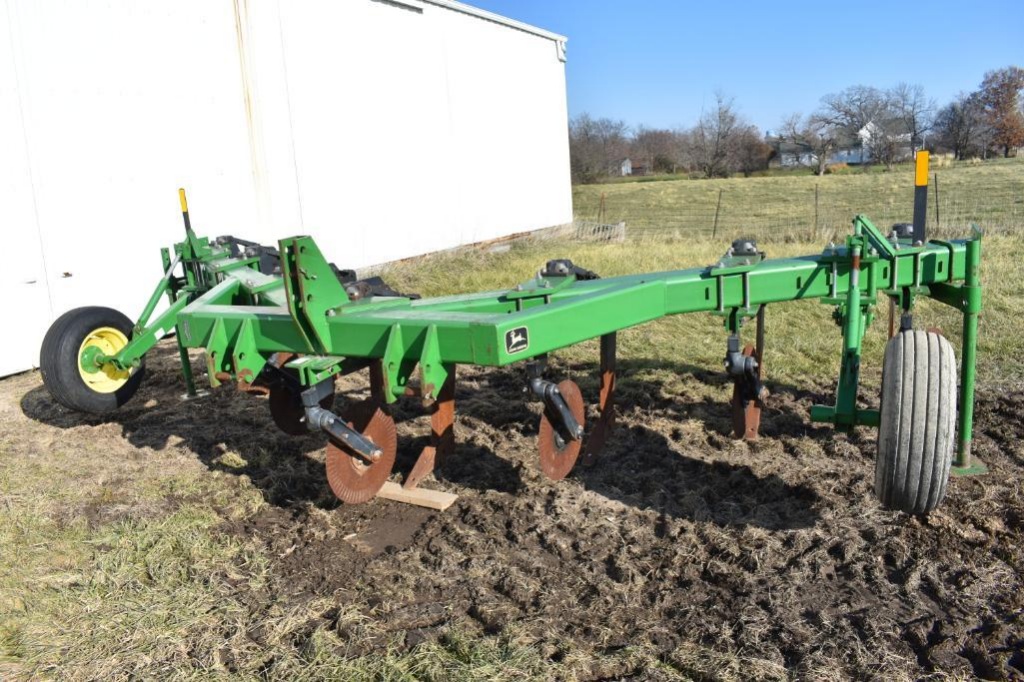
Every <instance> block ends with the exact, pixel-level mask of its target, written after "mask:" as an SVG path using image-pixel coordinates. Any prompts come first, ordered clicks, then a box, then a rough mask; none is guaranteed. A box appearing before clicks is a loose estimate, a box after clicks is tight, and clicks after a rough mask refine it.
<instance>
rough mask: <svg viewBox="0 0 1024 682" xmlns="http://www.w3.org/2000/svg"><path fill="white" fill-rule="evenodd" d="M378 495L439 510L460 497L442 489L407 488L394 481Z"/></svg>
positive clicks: (385, 485) (450, 504) (386, 485)
mask: <svg viewBox="0 0 1024 682" xmlns="http://www.w3.org/2000/svg"><path fill="white" fill-rule="evenodd" d="M377 497H382V498H384V499H385V500H394V501H395V502H405V503H407V504H415V505H419V506H420V507H429V508H430V509H437V510H438V511H444V510H445V509H447V508H448V507H450V506H452V503H454V502H455V500H457V499H459V496H458V495H453V494H451V493H445V492H441V491H440V490H426V489H425V488H413V489H412V490H406V489H405V488H403V487H402V486H400V485H399V484H397V483H395V482H394V481H388V482H387V483H385V484H384V487H383V488H381V489H380V492H379V493H377Z"/></svg>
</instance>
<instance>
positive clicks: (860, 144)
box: [765, 123, 914, 168]
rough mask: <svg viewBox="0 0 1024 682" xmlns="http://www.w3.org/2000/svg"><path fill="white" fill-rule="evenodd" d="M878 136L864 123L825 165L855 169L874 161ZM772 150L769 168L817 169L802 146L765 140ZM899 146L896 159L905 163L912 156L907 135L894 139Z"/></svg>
mask: <svg viewBox="0 0 1024 682" xmlns="http://www.w3.org/2000/svg"><path fill="white" fill-rule="evenodd" d="M879 134H880V131H879V128H878V126H876V125H875V124H874V123H868V124H867V125H866V126H864V127H863V128H861V129H860V130H859V131H858V132H857V139H856V141H854V142H853V143H852V144H849V145H846V146H843V147H840V148H839V149H837V150H836V151H834V152H833V153H832V154H830V155H829V157H828V161H827V163H828V164H829V165H831V164H834V163H846V164H850V165H854V166H855V165H859V164H863V163H870V162H871V161H872V160H874V156H873V155H872V153H871V147H872V140H873V139H875V140H877V137H878V135H879ZM765 141H766V142H767V143H768V144H769V145H771V146H772V148H773V149H774V150H775V156H774V158H773V159H772V161H771V165H773V166H778V167H781V168H797V167H800V166H806V167H813V166H817V165H818V155H817V154H815V153H814V152H813V151H811V149H810V147H808V146H807V145H803V144H797V143H795V142H790V141H788V140H784V139H782V138H779V137H771V138H766V140H765ZM896 141H897V143H898V145H899V152H898V154H897V156H898V159H897V160H900V159H908V158H910V157H912V156H913V154H914V152H913V148H912V147H911V145H910V134H909V133H903V134H901V135H898V136H897V140H896Z"/></svg>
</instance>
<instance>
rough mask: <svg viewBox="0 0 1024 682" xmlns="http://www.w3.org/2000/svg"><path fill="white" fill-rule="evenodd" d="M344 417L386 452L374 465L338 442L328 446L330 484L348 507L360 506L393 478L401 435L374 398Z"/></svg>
mask: <svg viewBox="0 0 1024 682" xmlns="http://www.w3.org/2000/svg"><path fill="white" fill-rule="evenodd" d="M341 418H342V419H344V420H345V422H346V423H347V424H348V425H349V426H350V427H351V428H353V429H355V430H356V431H358V432H359V433H361V434H363V436H365V437H366V438H368V439H369V440H370V441H372V442H373V443H374V445H376V446H377V447H379V448H380V449H381V450H382V451H383V452H382V453H381V456H380V459H378V460H377V461H376V462H370V461H368V460H366V459H364V458H363V457H361V456H359V455H357V454H355V453H353V452H351V451H350V450H348V449H347V448H345V447H344V446H342V445H340V444H338V443H336V442H335V441H334V440H330V441H328V443H327V482H328V483H329V484H330V486H331V490H333V491H334V494H335V495H337V496H338V499H340V500H341V501H342V502H345V503H346V504H360V503H362V502H366V501H367V500H370V499H372V498H373V497H374V495H376V494H377V492H378V491H379V490H380V489H381V487H382V486H383V485H384V483H386V482H387V480H388V477H389V476H391V469H392V468H393V467H394V466H395V452H396V451H397V450H398V433H397V431H395V420H394V419H393V418H392V417H391V415H390V414H388V413H387V412H385V411H384V408H383V407H381V405H380V403H378V402H377V401H376V400H373V399H372V398H371V399H368V400H363V401H360V402H358V403H353V404H351V405H349V406H348V408H346V409H345V411H344V413H343V414H342V415H341Z"/></svg>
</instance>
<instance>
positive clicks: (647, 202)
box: [573, 159, 1024, 241]
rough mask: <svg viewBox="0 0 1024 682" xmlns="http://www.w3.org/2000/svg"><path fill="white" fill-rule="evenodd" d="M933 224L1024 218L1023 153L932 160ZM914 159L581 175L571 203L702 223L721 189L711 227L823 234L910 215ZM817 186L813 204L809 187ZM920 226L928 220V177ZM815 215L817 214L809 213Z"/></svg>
mask: <svg viewBox="0 0 1024 682" xmlns="http://www.w3.org/2000/svg"><path fill="white" fill-rule="evenodd" d="M934 175H935V176H937V177H938V196H939V206H938V209H939V228H940V230H941V231H942V232H944V233H962V231H963V230H964V228H965V227H966V226H968V225H969V224H970V223H972V222H977V223H978V224H980V225H982V226H984V227H986V228H987V229H988V230H989V231H990V232H1000V231H1005V230H1016V229H1019V228H1022V227H1024V159H1008V160H1003V159H1000V160H996V161H989V162H985V163H983V164H971V163H958V164H954V165H947V166H944V167H941V168H937V169H936V170H935V171H934ZM913 184H914V180H913V167H912V166H911V165H909V164H908V165H903V166H898V167H896V169H894V170H893V171H891V172H880V171H874V172H853V173H847V174H841V175H826V176H824V177H820V178H819V177H815V176H813V175H809V174H799V175H798V174H794V173H788V174H785V175H778V176H772V177H755V178H732V179H727V180H666V181H660V182H616V183H611V184H604V185H580V186H577V187H575V188H574V190H573V206H574V210H575V214H576V217H577V218H578V219H580V220H588V221H593V220H598V219H599V218H601V217H602V213H601V201H602V199H601V197H602V196H603V197H604V213H603V220H601V222H606V223H616V222H618V221H620V220H624V221H626V225H627V230H628V231H629V233H630V234H633V235H635V236H638V237H639V236H643V237H650V238H655V239H660V238H665V237H666V236H672V235H679V236H692V235H694V234H704V235H708V234H710V233H711V231H712V229H713V226H714V222H715V212H716V207H717V205H718V200H719V194H720V193H721V210H720V212H719V220H718V223H719V226H718V227H719V234H723V233H724V234H737V233H744V234H751V235H756V236H759V237H769V236H774V237H782V238H789V239H793V238H795V239H804V240H812V241H818V240H822V239H824V240H828V239H832V238H835V237H836V236H837V235H841V234H843V233H845V232H846V230H847V228H848V226H849V221H850V218H851V217H852V216H853V215H854V214H856V213H866V214H867V215H869V216H870V217H871V218H872V219H873V220H875V222H876V223H877V224H879V225H889V224H891V223H894V222H904V221H909V220H910V219H911V212H912V208H913ZM816 192H817V205H818V207H817V211H816V210H815V194H816ZM929 209H930V216H929V226H933V225H935V217H936V213H935V186H934V179H933V185H932V188H931V196H930V198H929ZM816 218H817V219H816Z"/></svg>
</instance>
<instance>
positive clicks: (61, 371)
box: [39, 307, 145, 414]
mask: <svg viewBox="0 0 1024 682" xmlns="http://www.w3.org/2000/svg"><path fill="white" fill-rule="evenodd" d="M132 327H133V324H132V321H131V320H129V319H128V318H127V317H125V316H124V315H123V314H121V313H119V312H118V311H116V310H112V309H110V308H100V307H88V308H75V309H74V310H69V311H68V312H66V313H64V314H63V315H61V316H60V317H58V318H57V320H56V321H55V322H54V323H53V324H52V325H50V329H49V331H47V332H46V336H45V337H44V338H43V346H42V348H41V349H40V350H39V370H40V372H41V373H42V375H43V385H45V386H46V390H48V391H49V392H50V395H51V396H53V398H54V400H56V401H57V402H58V403H60V404H61V405H63V406H64V407H69V408H71V409H72V410H78V411H79V412H89V413H92V414H103V413H106V412H112V411H114V410H116V409H117V408H118V407H120V406H121V405H124V404H125V403H126V402H128V399H129V398H131V397H132V396H133V395H135V391H137V390H138V389H139V384H140V383H141V382H142V376H143V374H144V373H145V367H144V366H139V367H137V368H132V369H128V370H121V369H118V368H117V367H114V366H113V365H111V364H106V365H103V366H101V367H96V366H95V365H92V366H86V365H83V364H82V362H81V359H82V357H83V356H85V357H88V356H89V355H90V354H96V353H101V354H103V355H114V354H115V353H117V352H119V351H120V350H121V349H122V348H124V347H125V346H127V345H128V339H129V338H131V335H132ZM87 351H88V352H87Z"/></svg>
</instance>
